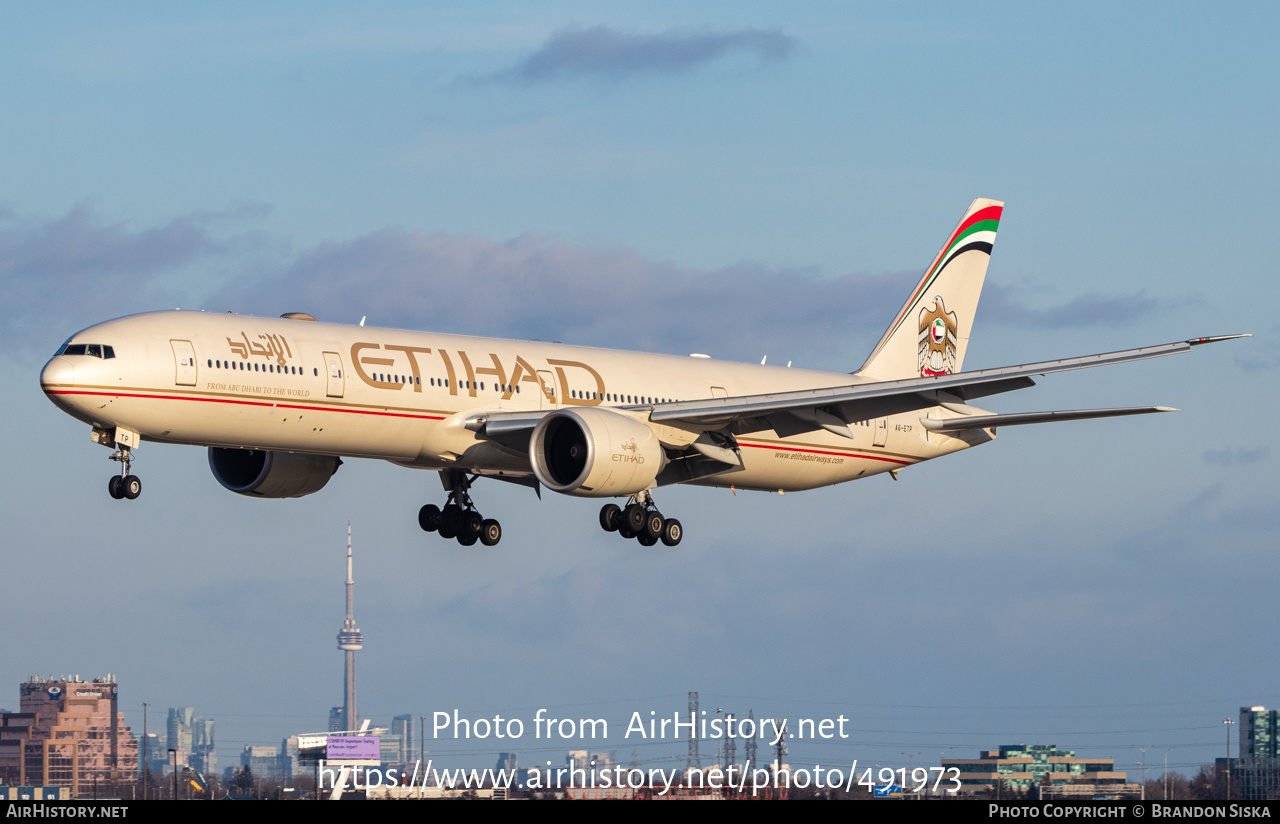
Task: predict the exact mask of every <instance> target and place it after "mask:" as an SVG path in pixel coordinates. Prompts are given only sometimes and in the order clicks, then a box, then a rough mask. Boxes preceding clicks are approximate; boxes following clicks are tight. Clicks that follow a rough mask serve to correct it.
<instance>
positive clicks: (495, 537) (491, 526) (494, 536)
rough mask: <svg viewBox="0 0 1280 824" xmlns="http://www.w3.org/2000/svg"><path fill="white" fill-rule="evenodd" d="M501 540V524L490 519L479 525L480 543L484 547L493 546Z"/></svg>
mask: <svg viewBox="0 0 1280 824" xmlns="http://www.w3.org/2000/svg"><path fill="white" fill-rule="evenodd" d="M501 540H502V524H500V523H498V522H497V521H495V520H494V519H492V518H489V519H488V520H486V521H485V522H484V523H482V524H480V543H482V544H484V545H485V546H494V545H495V544H497V543H498V541H501Z"/></svg>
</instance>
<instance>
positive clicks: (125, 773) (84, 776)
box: [0, 675, 138, 797]
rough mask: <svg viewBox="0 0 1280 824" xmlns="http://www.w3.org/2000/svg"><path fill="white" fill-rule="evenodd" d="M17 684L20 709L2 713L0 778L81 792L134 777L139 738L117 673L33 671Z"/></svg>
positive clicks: (107, 789) (88, 792) (104, 789)
mask: <svg viewBox="0 0 1280 824" xmlns="http://www.w3.org/2000/svg"><path fill="white" fill-rule="evenodd" d="M19 689H20V699H19V700H20V704H19V712H16V713H4V714H3V715H0V784H9V785H18V786H40V785H43V786H62V787H70V788H71V795H72V796H73V797H79V796H85V795H91V794H93V792H94V789H95V786H96V787H97V788H98V789H99V790H100V791H101V792H103V793H109V792H112V786H113V785H114V784H116V783H117V782H123V781H132V780H133V779H134V778H135V776H136V774H137V771H138V743H137V741H136V740H134V737H133V735H132V734H131V733H130V731H129V727H128V726H126V725H125V723H124V714H123V713H121V712H119V711H118V706H117V694H118V689H119V688H118V686H117V684H116V680H115V677H114V676H112V675H107V676H106V677H104V678H95V679H94V680H93V681H81V680H80V679H79V677H78V676H77V677H74V678H68V677H63V678H60V679H54V678H40V677H38V676H32V677H31V678H30V679H29V680H28V681H26V682H25V683H23V684H22V686H21V687H20V688H19ZM117 791H118V790H117Z"/></svg>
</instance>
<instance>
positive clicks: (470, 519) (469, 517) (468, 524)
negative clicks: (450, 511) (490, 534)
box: [458, 511, 484, 538]
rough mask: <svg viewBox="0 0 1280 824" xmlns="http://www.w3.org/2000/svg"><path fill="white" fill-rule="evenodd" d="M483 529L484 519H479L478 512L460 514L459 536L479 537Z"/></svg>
mask: <svg viewBox="0 0 1280 824" xmlns="http://www.w3.org/2000/svg"><path fill="white" fill-rule="evenodd" d="M483 528H484V518H482V517H480V513H479V512H475V511H472V512H464V513H463V514H462V526H460V527H458V532H459V534H462V535H474V536H476V537H477V538H478V537H480V530H481V529H483Z"/></svg>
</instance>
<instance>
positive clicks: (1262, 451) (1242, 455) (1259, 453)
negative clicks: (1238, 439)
mask: <svg viewBox="0 0 1280 824" xmlns="http://www.w3.org/2000/svg"><path fill="white" fill-rule="evenodd" d="M1265 457H1267V447H1265V446H1259V447H1257V448H1256V449H1239V448H1237V449H1218V450H1211V451H1209V452H1206V453H1204V462H1205V463H1207V464H1213V465H1216V466H1231V465H1233V464H1238V465H1240V466H1248V465H1249V464H1255V463H1257V462H1258V461H1260V460H1262V459H1263V458H1265Z"/></svg>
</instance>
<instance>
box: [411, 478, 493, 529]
mask: <svg viewBox="0 0 1280 824" xmlns="http://www.w3.org/2000/svg"><path fill="white" fill-rule="evenodd" d="M475 479H476V476H475V475H472V476H471V477H470V478H468V477H467V474H466V473H465V472H463V471H461V470H458V469H446V470H444V471H442V472H441V473H440V481H441V483H443V484H444V488H445V489H446V490H448V491H449V499H448V500H447V501H446V502H445V505H444V509H441V508H440V507H438V506H436V505H435V504H427V505H426V506H424V507H422V509H420V510H418V526H420V527H422V529H423V531H425V532H439V533H440V537H441V538H456V539H457V540H458V543H460V544H462V545H463V546H474V545H475V542H476V541H479V542H480V543H482V544H484V545H485V546H493V545H494V544H496V543H498V541H501V540H502V524H500V523H498V522H497V521H495V520H494V519H493V518H485V517H484V516H483V515H481V514H480V513H479V511H477V510H476V507H475V504H473V503H472V502H471V496H470V495H469V494H467V490H468V489H470V488H471V482H472V481H474V480H475Z"/></svg>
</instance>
